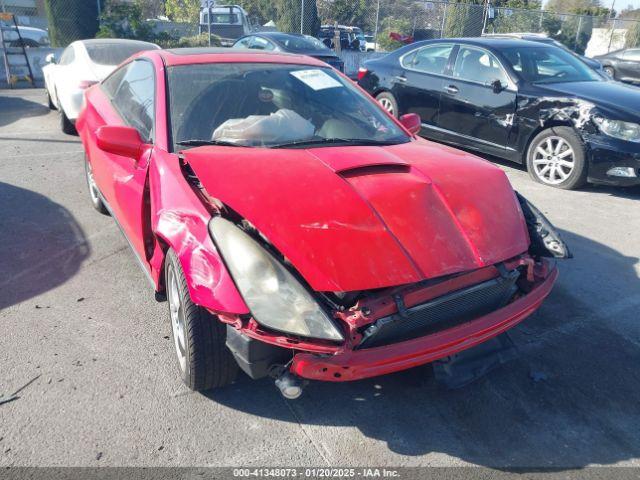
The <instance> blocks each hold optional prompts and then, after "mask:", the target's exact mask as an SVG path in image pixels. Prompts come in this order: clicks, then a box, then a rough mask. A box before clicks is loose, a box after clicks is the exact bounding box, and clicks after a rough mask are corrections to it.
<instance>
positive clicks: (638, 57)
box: [623, 48, 640, 62]
mask: <svg viewBox="0 0 640 480" xmlns="http://www.w3.org/2000/svg"><path fill="white" fill-rule="evenodd" d="M623 58H624V59H625V60H630V61H632V62H640V50H639V49H637V48H632V49H630V50H627V51H625V52H624V55H623Z"/></svg>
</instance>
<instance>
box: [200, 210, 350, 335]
mask: <svg viewBox="0 0 640 480" xmlns="http://www.w3.org/2000/svg"><path fill="white" fill-rule="evenodd" d="M209 232H210V233H211V236H212V237H213V240H214V241H215V243H216V245H217V246H218V248H219V249H220V253H221V254H222V257H223V258H224V261H225V263H226V265H227V267H228V268H229V272H230V273H231V276H232V277H233V279H234V281H235V283H236V286H237V287H238V290H239V291H240V294H241V295H242V298H244V301H245V302H246V303H247V306H248V307H249V309H250V310H251V313H252V314H253V316H254V318H255V319H256V321H257V322H258V323H260V324H262V325H264V326H266V327H270V328H273V329H274V330H279V331H281V332H287V333H292V334H295V335H300V336H302V337H312V338H322V339H325V340H334V341H341V340H344V336H343V335H342V333H341V332H340V330H338V328H337V327H336V325H335V324H334V323H333V321H332V320H331V318H329V317H328V316H327V314H325V312H324V311H323V310H322V309H321V308H320V305H318V302H316V301H315V299H314V298H313V297H312V296H311V295H310V294H309V292H308V291H307V290H306V289H305V287H304V286H302V285H301V284H300V282H299V281H298V280H296V278H295V277H294V276H293V275H292V274H291V273H290V272H289V271H288V270H287V269H286V268H284V267H283V266H282V265H281V264H280V262H278V260H276V259H275V258H274V257H273V256H272V255H271V254H270V253H269V252H267V251H266V250H265V249H264V248H262V247H261V246H260V244H258V242H256V241H255V240H254V239H253V238H251V237H250V236H249V235H247V234H246V233H245V232H243V231H242V230H240V229H239V228H238V227H236V226H235V225H234V224H233V223H231V222H230V221H228V220H225V219H224V218H221V217H214V218H212V219H211V221H210V222H209Z"/></svg>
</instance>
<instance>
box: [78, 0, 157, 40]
mask: <svg viewBox="0 0 640 480" xmlns="http://www.w3.org/2000/svg"><path fill="white" fill-rule="evenodd" d="M82 1H86V0H82ZM97 37H99V38H130V39H135V40H144V41H148V42H153V41H154V40H155V35H154V32H153V27H152V25H151V24H150V23H149V22H145V21H144V18H143V15H142V7H141V5H140V2H139V1H136V2H135V3H115V2H109V3H108V4H107V5H106V8H104V10H103V11H102V15H100V30H99V31H98V34H97Z"/></svg>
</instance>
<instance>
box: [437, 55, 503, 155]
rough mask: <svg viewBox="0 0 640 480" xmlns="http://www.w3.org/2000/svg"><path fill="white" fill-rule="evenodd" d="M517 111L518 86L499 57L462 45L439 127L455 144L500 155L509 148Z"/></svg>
mask: <svg viewBox="0 0 640 480" xmlns="http://www.w3.org/2000/svg"><path fill="white" fill-rule="evenodd" d="M497 81H499V82H500V83H499V86H498V84H497V83H496V82H497ZM515 109H516V87H515V83H513V81H512V80H511V79H510V77H509V76H508V75H507V73H506V72H505V70H504V68H503V67H502V65H501V64H500V62H499V60H498V59H497V58H496V57H495V55H493V54H492V53H491V52H489V51H488V50H485V49H483V48H479V47H476V46H470V45H460V48H459V50H458V51H457V55H456V58H455V61H454V62H453V68H452V70H451V77H450V78H448V79H447V80H446V81H445V82H444V83H443V87H442V97H441V99H440V115H439V118H438V128H439V129H441V130H442V131H444V132H445V133H446V135H447V136H448V137H449V140H450V141H452V142H453V143H457V144H460V145H463V146H469V147H471V148H475V149H480V150H487V151H489V153H496V154H498V155H499V154H501V153H502V152H503V151H504V149H505V147H506V143H507V138H508V135H509V132H510V129H511V126H512V125H513V120H514V115H515Z"/></svg>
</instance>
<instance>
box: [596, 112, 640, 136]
mask: <svg viewBox="0 0 640 480" xmlns="http://www.w3.org/2000/svg"><path fill="white" fill-rule="evenodd" d="M593 120H594V121H595V122H596V125H598V127H599V128H600V130H601V131H602V133H604V134H606V135H609V136H610V137H614V138H619V139H620V140H627V141H629V142H640V125H638V124H637V123H631V122H623V121H621V120H609V119H608V118H603V117H595V118H594V119H593Z"/></svg>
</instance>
